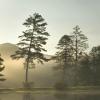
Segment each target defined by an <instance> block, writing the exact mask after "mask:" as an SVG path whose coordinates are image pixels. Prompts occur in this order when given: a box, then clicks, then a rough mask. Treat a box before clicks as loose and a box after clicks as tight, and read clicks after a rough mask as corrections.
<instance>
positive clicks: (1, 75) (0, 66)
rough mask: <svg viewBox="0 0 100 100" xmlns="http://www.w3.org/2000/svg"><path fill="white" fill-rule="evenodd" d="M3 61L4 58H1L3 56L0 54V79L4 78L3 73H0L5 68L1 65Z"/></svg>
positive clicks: (3, 79)
mask: <svg viewBox="0 0 100 100" xmlns="http://www.w3.org/2000/svg"><path fill="white" fill-rule="evenodd" d="M3 62H4V60H3V58H1V55H0V81H5V80H6V79H5V78H2V77H3V76H4V75H3V74H2V73H1V72H2V71H3V70H4V68H5V66H4V65H3Z"/></svg>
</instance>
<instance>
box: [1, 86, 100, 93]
mask: <svg viewBox="0 0 100 100" xmlns="http://www.w3.org/2000/svg"><path fill="white" fill-rule="evenodd" d="M62 91H63V92H66V93H69V92H70V93H83V92H84V93H87V92H90V93H91V92H95V93H100V86H74V87H67V88H65V89H64V90H60V89H59V90H57V89H55V88H52V87H51V88H9V89H6V88H5V89H4V88H1V89H0V93H12V92H17V93H26V92H32V93H51V92H52V93H54V92H62Z"/></svg>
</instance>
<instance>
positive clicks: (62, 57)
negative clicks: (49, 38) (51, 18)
mask: <svg viewBox="0 0 100 100" xmlns="http://www.w3.org/2000/svg"><path fill="white" fill-rule="evenodd" d="M57 49H58V52H56V60H57V62H60V64H61V65H62V66H65V65H69V64H70V63H72V60H73V47H72V40H71V36H69V35H64V36H62V37H61V39H60V40H59V42H58V45H57Z"/></svg>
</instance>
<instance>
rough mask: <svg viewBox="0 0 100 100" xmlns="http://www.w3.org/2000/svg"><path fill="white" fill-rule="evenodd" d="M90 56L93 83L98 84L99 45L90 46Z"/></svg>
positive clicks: (99, 71) (99, 82) (99, 72)
mask: <svg viewBox="0 0 100 100" xmlns="http://www.w3.org/2000/svg"><path fill="white" fill-rule="evenodd" d="M90 57H91V58H90V61H91V64H90V66H91V68H92V71H93V81H94V85H100V46H96V47H93V48H92V50H91V51H90Z"/></svg>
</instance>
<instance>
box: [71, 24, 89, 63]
mask: <svg viewBox="0 0 100 100" xmlns="http://www.w3.org/2000/svg"><path fill="white" fill-rule="evenodd" d="M73 29H74V31H73V33H72V40H73V48H74V54H75V61H76V63H77V62H78V60H79V57H80V56H81V55H82V53H83V52H84V50H85V49H87V48H88V44H87V40H88V38H87V37H86V36H85V35H84V34H82V31H80V28H79V26H78V25H77V26H75V27H74V28H73Z"/></svg>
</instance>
